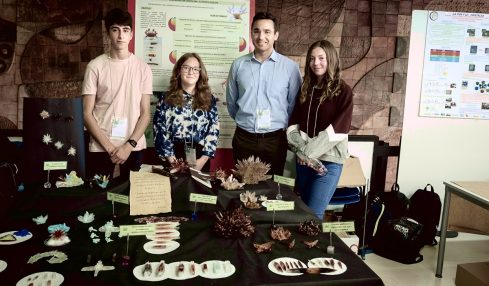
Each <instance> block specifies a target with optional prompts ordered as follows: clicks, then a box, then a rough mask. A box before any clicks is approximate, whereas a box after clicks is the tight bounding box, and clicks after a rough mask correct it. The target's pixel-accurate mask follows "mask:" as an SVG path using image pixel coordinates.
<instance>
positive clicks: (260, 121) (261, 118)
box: [256, 108, 272, 129]
mask: <svg viewBox="0 0 489 286" xmlns="http://www.w3.org/2000/svg"><path fill="white" fill-rule="evenodd" d="M256 119H257V120H256V123H257V126H258V129H269V128H270V126H271V121H272V120H271V117H270V109H268V108H267V109H258V110H257V111H256Z"/></svg>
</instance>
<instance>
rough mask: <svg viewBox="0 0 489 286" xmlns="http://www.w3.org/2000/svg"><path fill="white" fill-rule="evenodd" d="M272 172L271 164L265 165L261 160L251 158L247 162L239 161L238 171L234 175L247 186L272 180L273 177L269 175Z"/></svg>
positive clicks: (234, 171)
mask: <svg viewBox="0 0 489 286" xmlns="http://www.w3.org/2000/svg"><path fill="white" fill-rule="evenodd" d="M269 170H270V164H267V163H264V162H262V161H261V160H260V158H258V157H256V159H255V157H254V156H250V157H249V158H248V159H245V160H238V163H237V164H236V170H233V174H234V175H235V176H236V177H237V178H239V179H240V180H241V182H242V183H245V184H258V183H259V182H260V181H265V180H268V179H270V178H271V177H272V176H271V175H267V172H268V171H269Z"/></svg>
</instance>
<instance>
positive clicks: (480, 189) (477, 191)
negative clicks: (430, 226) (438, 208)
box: [435, 182, 489, 278]
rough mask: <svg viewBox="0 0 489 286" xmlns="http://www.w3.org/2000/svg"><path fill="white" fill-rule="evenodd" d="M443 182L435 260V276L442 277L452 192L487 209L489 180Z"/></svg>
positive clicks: (488, 205)
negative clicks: (441, 207)
mask: <svg viewBox="0 0 489 286" xmlns="http://www.w3.org/2000/svg"><path fill="white" fill-rule="evenodd" d="M443 183H444V184H445V200H444V203H443V213H442V218H441V226H440V230H441V234H440V246H439V247H438V260H437V262H436V274H435V275H436V277H440V278H441V277H442V272H443V259H444V257H445V245H446V238H447V226H448V212H449V209H450V198H451V195H452V193H453V194H456V195H457V196H459V197H460V198H462V199H465V200H467V201H469V202H471V203H474V204H476V205H479V206H481V207H484V208H486V209H489V182H443Z"/></svg>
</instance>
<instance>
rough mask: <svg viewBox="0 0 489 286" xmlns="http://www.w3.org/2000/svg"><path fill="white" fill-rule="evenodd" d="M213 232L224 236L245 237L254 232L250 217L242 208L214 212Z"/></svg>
mask: <svg viewBox="0 0 489 286" xmlns="http://www.w3.org/2000/svg"><path fill="white" fill-rule="evenodd" d="M214 232H215V233H216V234H217V235H218V236H220V237H224V238H245V237H249V236H251V235H252V234H253V233H255V226H254V225H253V223H252V221H251V217H250V216H249V215H246V214H245V213H244V211H243V209H242V208H237V209H234V210H232V211H225V212H223V213H221V212H217V213H216V222H215V223H214Z"/></svg>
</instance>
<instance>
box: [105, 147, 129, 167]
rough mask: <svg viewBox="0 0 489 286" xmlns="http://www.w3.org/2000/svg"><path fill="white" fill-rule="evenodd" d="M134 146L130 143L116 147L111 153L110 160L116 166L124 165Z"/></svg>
mask: <svg viewBox="0 0 489 286" xmlns="http://www.w3.org/2000/svg"><path fill="white" fill-rule="evenodd" d="M131 151H132V146H131V145H130V144H129V143H127V142H126V143H124V144H122V145H121V146H119V147H115V148H114V149H113V150H112V152H110V153H109V155H110V160H111V161H112V163H114V164H119V165H121V164H124V163H125V162H126V160H127V158H129V155H131Z"/></svg>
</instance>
